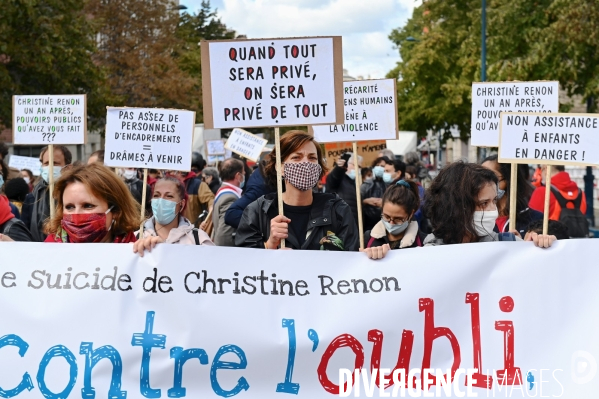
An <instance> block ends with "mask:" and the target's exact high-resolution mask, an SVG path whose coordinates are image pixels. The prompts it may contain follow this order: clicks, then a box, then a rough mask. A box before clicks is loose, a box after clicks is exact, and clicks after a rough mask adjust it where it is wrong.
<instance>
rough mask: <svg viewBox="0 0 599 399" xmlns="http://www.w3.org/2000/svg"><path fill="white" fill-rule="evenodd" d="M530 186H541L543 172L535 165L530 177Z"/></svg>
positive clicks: (539, 166)
mask: <svg viewBox="0 0 599 399" xmlns="http://www.w3.org/2000/svg"><path fill="white" fill-rule="evenodd" d="M532 185H533V186H535V187H541V186H542V185H543V171H542V169H541V165H537V168H536V169H535V173H534V174H533V175H532Z"/></svg>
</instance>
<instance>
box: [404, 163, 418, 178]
mask: <svg viewBox="0 0 599 399" xmlns="http://www.w3.org/2000/svg"><path fill="white" fill-rule="evenodd" d="M417 173H418V169H416V167H415V166H414V165H406V181H407V180H410V181H415V180H417V179H416V174H417Z"/></svg>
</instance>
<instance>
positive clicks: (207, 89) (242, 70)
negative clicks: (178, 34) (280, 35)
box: [201, 36, 343, 129]
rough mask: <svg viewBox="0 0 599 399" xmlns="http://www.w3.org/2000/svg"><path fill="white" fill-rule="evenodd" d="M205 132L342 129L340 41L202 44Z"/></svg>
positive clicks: (298, 40) (283, 40)
mask: <svg viewBox="0 0 599 399" xmlns="http://www.w3.org/2000/svg"><path fill="white" fill-rule="evenodd" d="M201 49H202V87H203V101H204V125H205V127H206V129H213V128H235V127H239V126H244V127H258V126H298V125H317V124H326V123H329V124H330V123H342V120H343V66H342V51H341V37H340V36H331V37H306V38H285V39H260V40H219V41H202V42H201Z"/></svg>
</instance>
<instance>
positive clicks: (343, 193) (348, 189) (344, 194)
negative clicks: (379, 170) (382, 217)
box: [281, 150, 362, 225]
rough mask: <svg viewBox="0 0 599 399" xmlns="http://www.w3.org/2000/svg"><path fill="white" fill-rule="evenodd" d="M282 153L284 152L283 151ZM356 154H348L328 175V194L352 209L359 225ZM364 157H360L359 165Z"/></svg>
mask: <svg viewBox="0 0 599 399" xmlns="http://www.w3.org/2000/svg"><path fill="white" fill-rule="evenodd" d="M281 151H282V150H281ZM354 159H355V157H354V154H352V153H350V152H346V153H345V154H343V155H342V156H341V157H340V158H339V159H338V160H337V163H336V165H335V167H334V168H333V170H332V171H331V172H330V173H329V174H328V175H327V183H326V186H325V187H326V192H327V193H336V194H338V195H339V197H341V199H342V200H343V201H345V203H346V204H347V205H348V206H349V209H351V212H352V215H354V222H355V223H356V225H357V224H358V202H357V197H356V168H355V160H354ZM361 163H362V157H361V156H359V155H358V165H360V164H361Z"/></svg>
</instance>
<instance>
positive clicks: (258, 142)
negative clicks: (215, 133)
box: [225, 129, 268, 162]
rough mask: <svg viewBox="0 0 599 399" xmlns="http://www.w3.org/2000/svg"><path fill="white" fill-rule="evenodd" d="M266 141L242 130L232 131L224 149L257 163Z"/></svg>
mask: <svg viewBox="0 0 599 399" xmlns="http://www.w3.org/2000/svg"><path fill="white" fill-rule="evenodd" d="M267 143H268V140H264V139H263V138H260V137H258V136H256V135H254V134H252V133H250V132H246V131H245V130H243V129H233V131H232V132H231V135H230V136H229V139H228V140H227V142H226V143H225V148H227V149H229V150H231V151H233V152H234V153H236V154H239V155H241V156H242V157H244V158H247V159H251V160H252V161H254V162H258V159H260V154H262V150H263V149H264V147H266V144H267Z"/></svg>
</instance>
